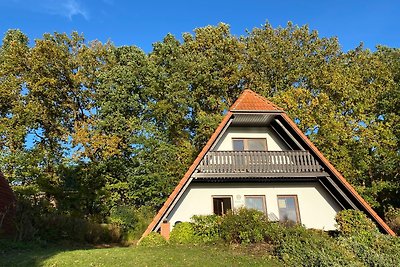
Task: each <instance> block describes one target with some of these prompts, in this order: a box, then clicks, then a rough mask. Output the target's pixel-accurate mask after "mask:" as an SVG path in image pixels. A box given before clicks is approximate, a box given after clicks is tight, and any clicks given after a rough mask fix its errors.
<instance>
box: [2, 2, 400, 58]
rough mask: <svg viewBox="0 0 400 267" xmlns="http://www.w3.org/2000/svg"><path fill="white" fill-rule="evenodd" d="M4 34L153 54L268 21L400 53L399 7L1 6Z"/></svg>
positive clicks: (335, 4)
mask: <svg viewBox="0 0 400 267" xmlns="http://www.w3.org/2000/svg"><path fill="white" fill-rule="evenodd" d="M0 9H1V13H0V14H1V15H0V34H1V35H2V36H3V35H4V33H5V32H6V31H7V30H8V29H11V28H18V29H21V30H22V31H23V32H24V33H25V34H27V35H28V37H29V38H30V40H34V39H35V38H40V37H41V36H42V34H43V33H45V32H50V33H52V32H54V31H57V32H66V33H71V32H72V31H74V30H75V31H78V32H80V33H83V34H84V35H85V37H86V39H87V40H94V39H98V40H100V41H103V42H104V41H107V40H108V39H110V40H112V41H113V42H114V43H115V44H116V45H118V46H119V45H136V46H139V47H140V48H142V49H143V50H144V51H146V52H150V51H151V49H152V43H154V42H156V41H160V40H162V38H163V37H164V36H165V35H166V34H167V33H172V34H174V35H175V36H177V37H180V36H181V34H182V33H183V32H192V31H193V29H194V28H198V27H203V26H206V25H216V24H218V23H219V22H225V23H227V24H229V25H230V26H231V31H232V33H233V34H235V35H243V34H245V33H246V29H248V30H251V29H252V28H254V27H260V26H261V25H262V24H264V23H265V21H267V20H268V21H269V22H270V23H271V24H272V25H273V26H274V27H277V26H279V25H282V26H285V25H286V23H287V22H288V21H292V22H293V23H295V24H297V25H304V24H308V25H309V27H310V28H311V29H315V30H317V31H318V32H319V33H320V36H323V37H330V36H337V37H338V38H339V42H340V44H341V45H342V48H343V50H344V51H347V50H349V49H352V48H354V47H356V46H357V45H358V44H359V43H360V42H364V45H365V47H367V48H370V49H374V47H375V46H376V45H377V44H383V45H387V46H390V47H400V20H399V17H400V15H399V14H400V1H394V0H393V1H386V0H382V1H369V0H364V1H358V0H355V1H352V0H347V1H343V0H330V1H323V0H319V1H314V0H313V1H311V0H310V1H294V0H290V1H284V0H275V1H269V0H264V1H258V0H247V1H246V0H241V1H236V0H231V1H225V0H224V1H217V0H214V1H210V0H202V1H189V0H187V1H156V0H153V1H123V0H97V1H95V0H0Z"/></svg>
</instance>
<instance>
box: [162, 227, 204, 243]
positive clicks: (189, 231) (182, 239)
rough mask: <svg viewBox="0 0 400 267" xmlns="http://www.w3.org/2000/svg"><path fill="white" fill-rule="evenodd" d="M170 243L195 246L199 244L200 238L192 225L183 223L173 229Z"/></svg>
mask: <svg viewBox="0 0 400 267" xmlns="http://www.w3.org/2000/svg"><path fill="white" fill-rule="evenodd" d="M169 242H171V243H173V244H195V243H198V242H199V238H198V237H197V236H196V235H195V232H194V230H193V225H192V224H191V223H189V222H182V223H179V224H177V225H175V226H174V228H173V229H172V232H171V235H170V238H169Z"/></svg>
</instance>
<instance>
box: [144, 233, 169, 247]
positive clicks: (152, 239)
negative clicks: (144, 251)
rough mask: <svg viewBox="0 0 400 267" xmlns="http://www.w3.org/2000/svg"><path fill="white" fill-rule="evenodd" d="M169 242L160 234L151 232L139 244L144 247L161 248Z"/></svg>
mask: <svg viewBox="0 0 400 267" xmlns="http://www.w3.org/2000/svg"><path fill="white" fill-rule="evenodd" d="M167 244H168V241H167V240H165V238H164V237H162V236H161V235H160V234H159V233H155V232H151V233H150V234H148V235H147V236H145V237H144V238H143V239H142V240H140V242H139V246H142V247H160V246H164V245H167Z"/></svg>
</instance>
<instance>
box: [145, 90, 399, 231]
mask: <svg viewBox="0 0 400 267" xmlns="http://www.w3.org/2000/svg"><path fill="white" fill-rule="evenodd" d="M242 111H250V112H251V111H253V112H277V113H280V115H281V116H282V118H283V119H284V120H285V121H286V122H287V123H288V124H289V125H290V127H291V128H292V129H293V130H294V131H295V133H296V134H297V136H298V137H299V138H301V139H302V140H303V141H304V142H305V143H306V144H307V146H308V147H309V149H310V150H312V151H313V152H314V153H315V155H316V156H317V157H318V158H319V160H320V161H321V162H323V163H324V164H325V165H326V167H327V168H329V170H330V171H331V172H332V174H333V175H334V176H335V177H337V179H338V181H339V182H340V183H341V184H342V185H343V186H344V187H345V188H346V189H347V190H348V191H349V192H350V193H351V194H352V195H353V196H354V198H355V199H356V200H357V202H358V203H359V204H361V206H362V207H364V208H365V211H366V212H367V213H368V214H369V215H370V217H372V218H373V219H374V220H375V222H376V223H378V224H379V226H380V227H381V228H382V229H383V230H384V231H385V232H386V233H388V234H390V235H393V236H395V235H396V234H395V233H394V232H393V231H392V230H391V229H390V227H389V226H388V225H387V224H386V223H385V222H384V221H383V220H382V219H381V218H380V217H379V215H378V214H377V213H376V212H375V211H374V210H373V209H372V208H371V206H370V205H369V204H368V203H367V202H366V201H365V200H364V199H363V198H362V197H361V196H360V195H359V194H358V193H357V192H356V191H355V189H354V188H353V187H352V186H351V185H350V184H349V183H348V182H347V180H346V179H345V178H344V177H343V176H342V175H341V174H340V173H339V172H338V171H337V170H336V169H335V168H334V167H333V165H332V164H331V163H330V162H329V161H328V160H327V159H326V158H325V157H324V156H323V155H322V153H321V152H320V151H319V150H318V149H317V148H316V147H315V146H314V144H313V143H312V142H311V141H310V140H309V139H308V138H307V137H306V136H305V135H304V134H303V132H302V131H301V130H300V129H299V128H298V127H297V125H296V124H295V123H294V121H293V120H292V119H290V117H289V116H288V115H287V114H286V113H284V111H283V110H282V109H281V108H279V107H278V106H276V105H275V104H273V103H272V102H270V101H268V100H267V99H266V98H264V97H262V96H260V95H258V94H256V93H255V92H253V91H252V90H249V89H246V90H244V91H243V93H242V94H241V95H240V96H239V98H238V99H237V100H236V101H235V103H234V104H233V105H232V106H231V108H230V110H229V111H228V113H227V114H226V116H225V117H224V118H223V120H222V122H221V123H220V124H219V126H218V127H217V129H216V130H215V132H214V133H213V134H212V136H211V138H210V139H209V140H208V142H207V144H206V145H205V146H204V148H203V149H202V151H201V152H200V154H199V155H198V156H197V158H196V159H195V161H194V162H193V164H192V165H191V166H190V168H189V170H188V171H187V172H186V174H185V175H184V176H183V178H182V179H181V181H180V182H179V184H178V185H177V186H176V188H175V190H174V191H173V192H172V193H171V195H170V196H169V197H168V199H167V200H166V201H165V203H164V205H163V206H162V208H161V209H160V210H159V212H158V213H157V215H156V216H155V217H154V219H153V221H152V222H151V223H150V224H149V226H148V227H147V229H146V231H145V232H144V234H143V236H146V235H148V234H149V233H150V232H151V231H154V230H155V229H156V228H157V226H158V225H159V224H160V223H161V220H162V219H163V217H164V216H165V213H166V212H167V211H168V210H169V209H170V208H171V205H173V203H174V202H176V201H177V200H178V199H177V197H178V196H179V195H181V194H182V193H183V192H182V190H184V189H185V186H187V184H188V183H190V178H191V176H192V174H193V172H194V171H195V170H196V168H197V167H198V165H199V164H200V162H201V160H202V159H203V157H204V156H205V154H206V153H207V152H208V151H209V150H210V149H211V147H212V146H213V144H214V143H215V141H216V140H217V139H218V137H219V135H220V134H221V133H222V132H223V129H224V128H225V127H226V126H227V125H228V123H229V121H230V120H231V118H232V115H233V114H234V113H235V112H242Z"/></svg>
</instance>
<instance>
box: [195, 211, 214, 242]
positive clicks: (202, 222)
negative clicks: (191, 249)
mask: <svg viewBox="0 0 400 267" xmlns="http://www.w3.org/2000/svg"><path fill="white" fill-rule="evenodd" d="M191 220H192V227H193V230H194V233H195V235H196V236H197V237H198V240H199V242H203V243H215V242H218V241H219V240H221V236H220V231H221V230H220V228H221V221H222V217H221V216H218V215H195V216H193V217H192V219H191Z"/></svg>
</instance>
